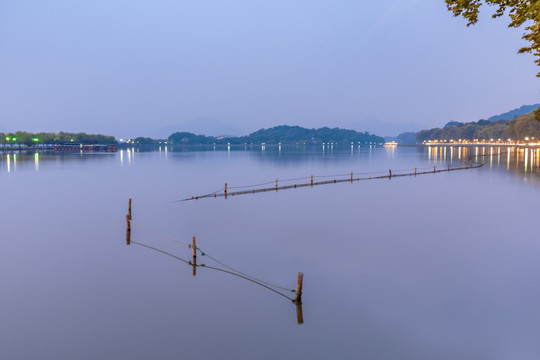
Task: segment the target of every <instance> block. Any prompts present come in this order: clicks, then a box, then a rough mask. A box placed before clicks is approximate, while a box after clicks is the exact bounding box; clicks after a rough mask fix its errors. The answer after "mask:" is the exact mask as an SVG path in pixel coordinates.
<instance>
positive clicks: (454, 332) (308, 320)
mask: <svg viewBox="0 0 540 360" xmlns="http://www.w3.org/2000/svg"><path fill="white" fill-rule="evenodd" d="M477 151H478V152H477ZM482 154H483V155H489V156H484V157H481V158H479V159H480V160H481V161H483V162H484V163H485V164H486V165H485V166H484V167H482V168H480V169H472V170H466V171H454V172H450V173H439V174H430V175H423V176H418V177H400V178H393V179H391V180H388V179H385V180H371V181H362V182H354V183H353V184H350V183H342V184H336V185H333V184H332V185H324V186H317V187H313V188H310V187H306V188H301V189H294V190H287V191H279V192H267V193H262V194H256V195H244V196H234V197H231V196H229V198H228V199H227V200H225V199H224V198H217V199H214V198H210V199H203V200H198V201H188V202H175V200H179V199H183V198H186V197H189V196H193V195H199V194H206V193H211V192H213V191H216V190H218V189H221V188H222V187H223V186H224V183H225V182H227V183H228V185H229V186H230V187H233V186H241V185H249V184H256V183H264V182H268V181H270V182H272V181H275V179H276V178H278V179H279V178H281V179H287V178H299V177H305V176H309V175H311V174H314V175H333V174H350V172H351V171H353V172H354V173H356V174H359V173H364V172H374V171H384V172H386V171H388V169H393V170H394V171H397V170H402V169H414V168H415V167H417V168H424V167H426V168H429V167H433V166H434V165H435V166H438V167H440V168H443V167H446V166H447V165H448V164H449V163H451V164H452V166H458V164H459V159H460V158H462V157H467V156H468V155H482ZM491 154H493V155H491ZM539 162H540V152H539V150H536V149H534V150H530V149H510V150H507V149H506V148H502V149H500V150H499V149H498V148H493V149H491V148H479V149H478V150H477V149H475V148H470V149H466V148H456V147H454V148H452V149H451V148H443V147H439V148H432V149H428V148H422V147H419V148H415V147H410V148H409V147H399V148H397V149H386V148H369V147H367V148H365V147H362V148H358V147H353V148H348V147H341V148H338V147H335V148H328V147H326V148H325V150H324V151H322V148H321V147H316V148H310V147H296V146H291V147H283V148H282V149H281V151H280V150H279V149H278V148H275V147H267V148H266V149H265V150H264V151H263V150H262V149H261V148H260V147H257V148H255V147H254V148H250V147H249V146H248V147H247V148H244V147H241V148H233V149H231V151H227V150H226V149H225V150H223V149H222V150H219V149H218V150H216V151H214V150H213V148H208V149H202V148H194V149H180V148H177V149H171V148H167V149H165V148H162V149H161V151H153V152H142V151H137V150H135V151H132V150H129V151H126V150H124V151H121V152H118V153H116V154H84V155H79V154H66V155H55V154H47V153H38V154H24V153H11V154H1V153H0V185H1V201H2V206H1V208H0V219H1V220H0V224H1V232H2V236H1V238H2V241H1V242H0V285H1V286H2V291H1V292H0V307H1V309H2V312H1V314H2V315H1V319H0V358H2V359H128V358H129V359H186V358H199V359H216V358H220V359H277V358H280V359H475V360H478V359H512V360H515V359H538V358H539V357H540V342H539V341H538V339H539V336H540V311H538V308H539V307H540V261H539V260H540V242H539V241H538V236H537V230H536V221H537V218H538V199H539V197H538V195H539V192H540V178H539V174H540V163H539ZM322 179H323V178H320V180H322ZM302 181H306V180H299V181H298V182H302ZM280 184H281V183H280ZM130 197H131V198H133V225H132V235H131V240H132V243H131V245H129V246H127V245H126V220H125V215H126V213H127V204H128V198H130ZM148 230H151V231H152V232H151V231H148ZM156 233H159V234H163V235H166V236H167V237H169V238H171V239H175V240H178V241H180V242H191V239H192V236H194V235H195V236H196V237H197V245H198V246H199V247H200V248H201V249H203V250H204V251H206V252H207V253H208V254H209V255H211V256H213V257H215V258H217V259H219V260H220V261H222V262H223V263H226V264H227V265H230V266H232V267H234V268H236V269H238V270H240V271H242V272H245V273H248V274H250V275H251V276H254V277H257V278H260V279H263V280H265V281H269V282H272V283H276V284H279V285H282V286H283V287H285V288H287V289H294V287H295V282H296V274H297V272H299V271H302V272H303V273H304V274H305V278H304V293H303V305H302V314H303V324H298V321H297V320H298V319H297V307H296V306H295V305H294V304H293V303H292V302H291V301H290V300H287V299H286V298H284V297H282V296H281V295H278V294H276V293H274V292H271V291H269V290H267V289H265V288H263V287H261V286H258V285H256V284H253V283H252V282H249V281H246V280H244V279H241V278H239V277H235V276H231V275H229V274H226V273H224V272H220V271H216V270H212V269H210V268H204V267H199V268H197V271H196V276H193V269H192V267H191V266H189V265H186V264H185V263H184V262H182V261H180V260H178V259H175V258H172V257H170V256H167V255H165V254H163V253H162V252H159V251H156V250H153V249H150V248H148V247H144V246H141V245H138V244H137V243H140V244H145V245H148V246H151V247H153V248H156V249H159V250H161V251H164V252H168V253H170V254H173V255H175V256H177V257H179V258H181V259H186V260H191V249H189V248H187V247H186V246H185V245H183V244H181V243H179V242H174V241H171V240H170V239H166V238H164V237H163V236H158V235H157V234H156ZM198 262H199V264H206V265H209V266H215V267H221V268H223V266H222V265H220V264H218V263H215V262H213V261H212V259H210V258H208V257H205V256H199V258H198ZM286 295H287V296H293V295H294V294H293V293H287V294H286Z"/></svg>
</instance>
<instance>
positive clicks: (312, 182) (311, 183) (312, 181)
mask: <svg viewBox="0 0 540 360" xmlns="http://www.w3.org/2000/svg"><path fill="white" fill-rule="evenodd" d="M311 187H313V175H311Z"/></svg>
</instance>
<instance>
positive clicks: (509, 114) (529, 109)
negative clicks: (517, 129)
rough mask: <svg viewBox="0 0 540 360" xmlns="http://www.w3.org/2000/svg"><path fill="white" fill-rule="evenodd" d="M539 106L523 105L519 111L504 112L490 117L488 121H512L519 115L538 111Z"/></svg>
mask: <svg viewBox="0 0 540 360" xmlns="http://www.w3.org/2000/svg"><path fill="white" fill-rule="evenodd" d="M539 106H540V104H535V105H523V106H522V107H520V108H519V109H514V110H510V111H508V112H505V113H504V114H500V115H495V116H492V117H490V118H489V119H488V120H489V121H498V120H512V119H515V118H518V117H520V116H521V115H525V114H530V113H531V112H533V111H534V110H536V109H538V107H539Z"/></svg>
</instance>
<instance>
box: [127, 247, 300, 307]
mask: <svg viewBox="0 0 540 360" xmlns="http://www.w3.org/2000/svg"><path fill="white" fill-rule="evenodd" d="M131 243H132V244H135V245H139V246H142V247H145V248H148V249H151V250H154V251H157V252H159V253H161V254H163V255H167V256H170V257H172V258H174V259H176V260H180V261H182V262H183V263H185V264H187V265H188V266H195V267H202V268H207V269H212V270H216V271H221V272H224V273H226V274H230V275H234V276H237V277H239V278H242V279H244V280H248V281H251V282H252V283H254V284H257V285H259V286H262V287H264V288H265V289H268V290H270V291H272V292H274V293H276V294H278V295H281V296H283V297H284V298H286V299H288V300H291V301H294V299H293V298H290V297H288V296H287V295H285V294H283V293H280V292H279V291H277V290H275V289H272V288H271V287H270V286H266V285H264V284H263V283H260V282H258V281H256V280H253V279H251V278H249V277H247V276H243V275H240V274H236V273H234V272H232V271H228V270H225V269H220V268H217V267H213V266H206V265H205V264H201V265H196V264H194V263H192V262H191V261H187V260H184V259H182V258H180V257H178V256H176V255H173V254H171V253H168V252H166V251H163V250H161V249H158V248H155V247H153V246H150V245H146V244H143V243H140V242H138V241H131Z"/></svg>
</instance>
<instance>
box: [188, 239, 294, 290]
mask: <svg viewBox="0 0 540 360" xmlns="http://www.w3.org/2000/svg"><path fill="white" fill-rule="evenodd" d="M196 249H197V250H199V252H200V253H201V255H202V256H207V257H209V258H210V259H212V260H214V261H215V262H217V263H218V264H220V265H221V266H225V267H226V268H227V269H229V270H232V271H234V272H237V273H238V274H242V275H244V276H246V277H248V278H250V279H253V280H255V281H258V282H260V283H263V284H266V285H268V286H271V287H275V288H278V289H281V290H285V291H289V292H293V293H294V292H296V290H291V289H288V288H286V287H283V286H279V285H276V284H272V283H270V282H267V281H264V280H261V279H257V278H256V277H254V276H251V275H248V274H246V273H244V272H242V271H240V270H237V269H235V268H233V267H231V266H229V265H227V264H225V263H223V262H221V261H219V260H218V259H216V258H215V257H212V256H210V255H208V253H206V252H204V251H202V250H201V249H200V248H199V247H196Z"/></svg>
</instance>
